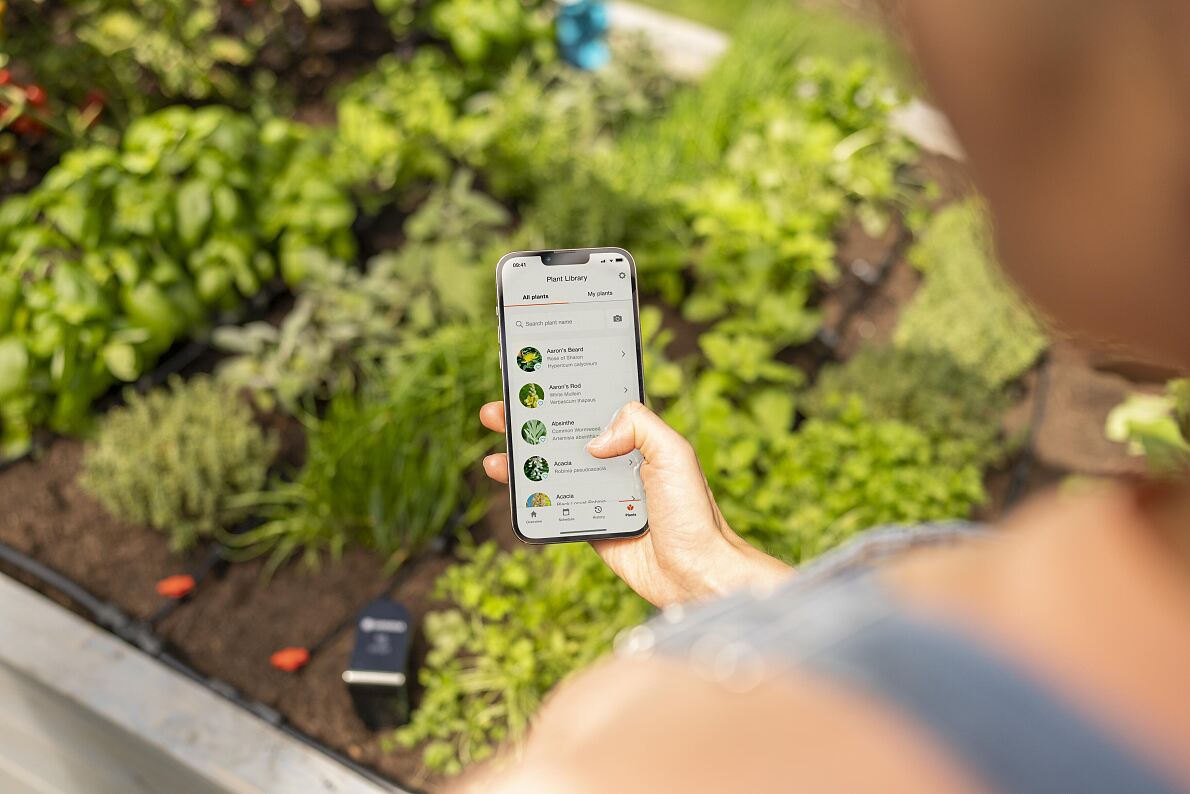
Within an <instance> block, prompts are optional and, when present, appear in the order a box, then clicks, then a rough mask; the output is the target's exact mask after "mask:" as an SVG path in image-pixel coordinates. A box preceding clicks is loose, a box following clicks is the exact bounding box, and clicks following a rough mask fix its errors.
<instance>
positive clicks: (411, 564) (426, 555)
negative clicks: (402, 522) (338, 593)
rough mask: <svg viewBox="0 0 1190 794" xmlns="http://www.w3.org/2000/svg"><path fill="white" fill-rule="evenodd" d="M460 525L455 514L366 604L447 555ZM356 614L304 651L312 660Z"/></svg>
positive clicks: (381, 596)
mask: <svg viewBox="0 0 1190 794" xmlns="http://www.w3.org/2000/svg"><path fill="white" fill-rule="evenodd" d="M462 524H463V515H462V513H458V512H456V513H455V515H454V516H453V517H452V519H451V521H450V523H449V524H448V525H447V526H446V527H445V528H444V529H443V530H442V531H441V532H439V533H438V534H437V535H435V536H434V537H433V538H432V539H431V540H430V542H429V543H428V544H427V546H426V548H425V550H424V551H422V552H420V553H419V554H416V555H414V556H413V557H411V558H410V559H408V560H406V561H405V563H404V564H403V565H402V566H401V567H400V569H399V570H398V571H397V572H396V573H394V574H393V575H392V576H391V577H390V578H389V580H388V581H387V582H386V583H385V584H384V587H382V588H380V591H379V592H377V593H376V594H374V595H373V596H372V597H371V598H370V599H368V603H371V602H373V601H375V600H377V599H380V598H387V597H388V596H390V595H391V594H392V592H393V591H394V590H396V589H397V588H398V587H400V586H401V583H402V582H404V581H405V579H406V578H408V576H409V573H410V572H411V571H413V570H415V569H416V568H417V567H418V566H419V565H421V564H422V563H424V562H426V561H427V560H431V559H434V558H435V557H442V556H445V555H447V554H448V553H449V552H450V550H451V548H453V546H454V542H455V539H456V537H457V535H456V533H457V532H458V530H459V528H460V527H461V526H462ZM365 606H366V605H365ZM361 608H362V607H361ZM358 612H359V608H357V609H355V610H353V611H352V612H351V613H349V614H348V615H347V616H346V617H345V618H343V620H341V621H339V623H337V624H336V625H335V626H333V627H332V628H331V629H330V631H328V632H327V633H326V634H324V635H323V636H322V637H319V638H318V639H317V640H315V641H314V642H313V643H311V644H310V645H309V647H307V649H306V650H308V651H309V652H310V657H311V658H313V657H314V655H315V654H316V653H318V652H319V651H320V650H322V649H323V648H324V647H326V646H327V645H328V644H330V642H331V641H332V640H333V639H334V638H335V637H337V636H339V634H340V633H342V632H343V631H344V630H345V629H347V628H348V627H349V626H351V625H352V624H353V623H355V619H356V615H357V613H358Z"/></svg>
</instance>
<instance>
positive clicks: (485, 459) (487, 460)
mask: <svg viewBox="0 0 1190 794" xmlns="http://www.w3.org/2000/svg"><path fill="white" fill-rule="evenodd" d="M493 457H494V456H492V455H484V456H483V467H484V468H485V469H486V468H487V467H488V464H489V463H491V462H492V458H493Z"/></svg>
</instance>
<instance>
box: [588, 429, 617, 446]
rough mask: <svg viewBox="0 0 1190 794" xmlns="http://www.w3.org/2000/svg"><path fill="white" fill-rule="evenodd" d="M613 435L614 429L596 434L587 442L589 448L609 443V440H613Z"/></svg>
mask: <svg viewBox="0 0 1190 794" xmlns="http://www.w3.org/2000/svg"><path fill="white" fill-rule="evenodd" d="M611 437H612V431H611V430H604V431H603V432H602V433H600V434H599V435H597V436H595V438H593V439H591V440H590V441H588V442H587V449H594V448H595V447H602V446H604V445H605V444H607V442H608V441H610V440H611Z"/></svg>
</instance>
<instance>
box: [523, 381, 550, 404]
mask: <svg viewBox="0 0 1190 794" xmlns="http://www.w3.org/2000/svg"><path fill="white" fill-rule="evenodd" d="M520 397H521V405H523V406H525V407H526V408H539V407H540V406H541V404H542V403H543V402H545V390H544V389H542V388H541V387H540V386H538V385H537V384H536V383H526V384H525V385H524V386H522V387H521V394H520Z"/></svg>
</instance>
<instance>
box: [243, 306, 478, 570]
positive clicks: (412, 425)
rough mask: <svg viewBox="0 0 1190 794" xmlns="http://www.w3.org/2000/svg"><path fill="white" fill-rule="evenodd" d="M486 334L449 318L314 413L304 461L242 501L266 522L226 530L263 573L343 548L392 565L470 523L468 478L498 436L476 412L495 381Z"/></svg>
mask: <svg viewBox="0 0 1190 794" xmlns="http://www.w3.org/2000/svg"><path fill="white" fill-rule="evenodd" d="M494 355H495V351H494V350H492V345H491V336H490V333H483V332H481V331H480V329H478V328H466V327H460V326H447V327H445V328H443V329H441V330H440V331H438V332H437V333H434V334H432V335H430V336H427V337H424V338H421V339H417V340H410V341H408V342H406V343H405V344H403V345H402V346H400V347H399V348H397V349H395V350H394V351H393V352H392V355H391V358H390V359H389V360H387V361H386V362H385V363H384V364H383V368H382V370H381V371H380V372H376V373H372V374H370V376H369V377H368V378H367V379H366V380H365V381H364V383H363V385H362V387H361V389H360V390H359V391H358V392H357V393H340V394H338V395H336V396H335V397H334V398H333V399H332V400H331V402H330V405H329V406H328V407H327V411H326V416H325V417H323V418H321V419H318V418H315V417H309V418H308V419H307V420H306V423H307V428H306V429H307V447H308V449H307V457H306V463H305V466H304V467H303V468H302V469H301V471H299V472H297V473H296V475H295V476H294V478H293V480H292V481H289V482H284V481H283V482H277V483H275V484H274V486H273V487H272V488H271V489H270V490H268V491H265V492H263V493H260V494H256V495H251V496H249V497H246V498H245V499H244V500H242V504H243V506H245V507H251V508H252V509H253V510H254V511H255V512H256V513H257V514H258V515H261V516H262V517H263V518H264V519H265V523H264V524H262V525H261V526H259V527H257V528H255V529H252V530H250V531H248V532H246V533H244V534H241V535H236V536H234V537H230V538H227V539H226V540H227V542H228V543H230V544H231V545H232V546H234V547H235V548H237V549H239V550H240V552H241V553H242V554H243V555H244V556H256V555H262V554H267V555H269V557H270V559H269V566H268V567H269V570H273V569H275V568H276V567H277V566H279V565H281V564H282V563H283V562H285V561H286V560H287V559H289V558H290V557H291V556H293V555H295V554H300V555H301V556H302V557H303V558H304V559H305V561H306V562H307V563H308V564H311V565H313V564H316V563H317V562H318V561H319V559H320V558H321V557H322V556H323V555H324V554H329V555H330V556H331V557H332V558H337V557H338V556H339V554H340V553H341V552H342V551H343V549H344V548H346V547H347V546H348V545H356V546H362V547H365V548H370V549H374V550H375V551H377V552H378V553H380V554H382V555H384V556H385V557H386V558H388V561H389V564H390V565H391V566H393V567H396V566H399V565H400V564H401V563H403V562H404V561H405V560H407V559H408V558H409V557H410V556H412V555H414V554H416V553H417V552H418V551H419V550H421V549H422V548H423V547H424V546H425V545H426V544H427V543H428V542H429V541H430V540H431V539H432V538H434V537H436V536H438V535H440V534H442V533H443V532H444V531H446V530H448V529H449V528H451V527H453V526H455V525H456V524H457V525H460V526H466V525H468V524H469V523H471V522H473V521H475V520H476V519H477V518H478V517H479V516H480V515H482V513H483V510H484V496H485V494H486V490H483V489H479V488H476V487H474V486H473V485H472V484H471V482H470V481H469V479H468V478H469V476H471V475H473V474H474V467H475V465H476V464H477V463H478V461H479V458H480V457H481V456H482V455H483V453H484V452H486V451H487V450H489V449H490V448H491V446H492V443H493V439H491V438H490V437H489V435H490V434H488V433H486V432H484V431H483V430H482V429H481V428H480V427H479V426H478V423H477V422H476V421H475V415H476V413H477V412H478V411H479V407H480V405H482V404H483V403H484V402H485V401H486V400H487V399H488V398H489V397H490V396H491V395H492V394H494V393H496V391H497V389H498V388H499V387H498V383H497V380H496V378H497V375H496V373H497V372H498V371H499V370H498V368H497V367H496V362H495V361H494V360H493V359H494Z"/></svg>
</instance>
